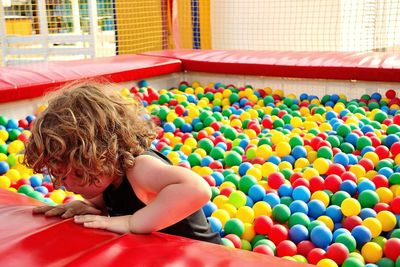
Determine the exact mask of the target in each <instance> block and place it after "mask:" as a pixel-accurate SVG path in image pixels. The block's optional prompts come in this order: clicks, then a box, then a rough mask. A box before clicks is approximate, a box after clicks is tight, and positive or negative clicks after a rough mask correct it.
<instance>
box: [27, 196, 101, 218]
mask: <svg viewBox="0 0 400 267" xmlns="http://www.w3.org/2000/svg"><path fill="white" fill-rule="evenodd" d="M33 213H35V214H44V215H45V216H49V217H50V216H60V217H61V218H64V219H67V218H71V217H74V216H75V215H82V214H96V215H100V214H101V213H102V212H101V211H100V210H98V209H96V208H94V207H92V206H90V205H89V204H87V203H85V202H83V201H80V200H74V201H71V202H69V203H67V204H62V205H57V206H40V207H35V208H33Z"/></svg>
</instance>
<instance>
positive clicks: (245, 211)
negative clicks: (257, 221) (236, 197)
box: [236, 206, 255, 223]
mask: <svg viewBox="0 0 400 267" xmlns="http://www.w3.org/2000/svg"><path fill="white" fill-rule="evenodd" d="M254 214H255V212H254V210H253V209H252V208H250V207H248V206H243V207H240V208H239V209H238V210H237V212H236V218H238V219H239V220H241V221H242V222H244V223H253V221H254Z"/></svg>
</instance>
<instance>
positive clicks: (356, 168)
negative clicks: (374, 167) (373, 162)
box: [349, 164, 366, 178]
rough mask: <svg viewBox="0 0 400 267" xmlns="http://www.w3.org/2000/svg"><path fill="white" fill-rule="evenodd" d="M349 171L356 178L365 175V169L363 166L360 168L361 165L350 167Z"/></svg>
mask: <svg viewBox="0 0 400 267" xmlns="http://www.w3.org/2000/svg"><path fill="white" fill-rule="evenodd" d="M349 171H350V172H352V173H354V174H355V175H356V176H357V178H361V177H364V176H365V173H366V172H365V168H364V167H363V166H361V165H358V164H356V165H352V166H351V167H350V169H349Z"/></svg>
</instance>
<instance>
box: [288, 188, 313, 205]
mask: <svg viewBox="0 0 400 267" xmlns="http://www.w3.org/2000/svg"><path fill="white" fill-rule="evenodd" d="M310 196H311V193H310V190H309V189H308V188H307V187H305V186H304V185H301V186H298V187H296V188H294V189H293V192H292V198H293V199H294V200H302V201H304V202H307V201H308V200H310Z"/></svg>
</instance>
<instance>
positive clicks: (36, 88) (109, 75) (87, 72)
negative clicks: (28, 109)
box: [0, 55, 182, 103]
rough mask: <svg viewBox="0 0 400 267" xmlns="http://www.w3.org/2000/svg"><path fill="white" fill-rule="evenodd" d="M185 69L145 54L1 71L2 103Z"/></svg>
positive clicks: (179, 65) (31, 65) (176, 62)
mask: <svg viewBox="0 0 400 267" xmlns="http://www.w3.org/2000/svg"><path fill="white" fill-rule="evenodd" d="M181 70H182V66H181V62H180V61H179V60H177V59H170V58H164V57H152V56H143V55H121V56H115V57H106V58H96V59H88V60H74V61H62V62H43V63H35V64H28V65H20V66H12V67H11V66H9V67H3V68H0V103H4V102H9V101H15V100H21V99H29V98H34V97H38V96H42V95H43V94H44V93H45V92H47V91H50V90H52V89H54V88H56V87H58V86H61V85H63V84H64V83H66V82H70V81H75V80H79V79H86V78H98V77H104V78H106V79H108V80H110V81H112V82H125V81H132V80H137V79H143V78H148V77H154V76H160V75H164V74H169V73H173V72H179V71H181Z"/></svg>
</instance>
